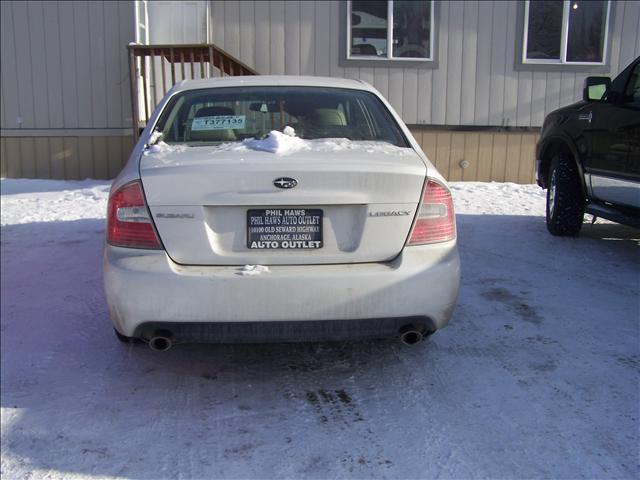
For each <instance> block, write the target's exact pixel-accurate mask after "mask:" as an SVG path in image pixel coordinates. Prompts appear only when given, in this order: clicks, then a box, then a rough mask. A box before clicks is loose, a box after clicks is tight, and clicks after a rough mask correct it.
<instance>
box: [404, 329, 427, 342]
mask: <svg viewBox="0 0 640 480" xmlns="http://www.w3.org/2000/svg"><path fill="white" fill-rule="evenodd" d="M425 330H426V329H425V328H424V327H422V328H420V327H416V326H415V325H405V326H404V327H402V328H400V332H399V333H400V341H401V342H402V343H404V344H405V345H415V344H416V343H420V342H421V341H422V340H423V339H424V337H425V333H424V332H425Z"/></svg>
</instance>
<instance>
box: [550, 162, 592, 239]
mask: <svg viewBox="0 0 640 480" xmlns="http://www.w3.org/2000/svg"><path fill="white" fill-rule="evenodd" d="M584 208H585V198H584V194H583V192H582V185H581V184H580V177H579V173H578V168H577V167H576V164H575V162H573V161H572V160H571V159H568V158H566V157H564V156H563V155H561V154H558V155H556V156H555V157H553V159H552V160H551V168H549V181H548V184H547V230H549V232H550V233H551V234H552V235H558V236H563V237H569V236H575V235H578V233H579V232H580V229H581V228H582V222H583V219H584Z"/></svg>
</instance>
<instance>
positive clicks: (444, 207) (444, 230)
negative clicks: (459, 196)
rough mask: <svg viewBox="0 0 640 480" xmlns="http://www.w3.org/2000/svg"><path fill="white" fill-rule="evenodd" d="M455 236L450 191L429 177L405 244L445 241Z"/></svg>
mask: <svg viewBox="0 0 640 480" xmlns="http://www.w3.org/2000/svg"><path fill="white" fill-rule="evenodd" d="M455 238H456V221H455V216H454V214H453V199H452V198H451V192H449V190H448V189H447V187H445V186H444V185H442V184H441V183H439V182H437V181H436V180H432V179H429V180H427V184H426V185H425V188H424V192H423V194H422V201H421V202H420V207H419V210H418V215H417V216H416V220H415V223H414V224H413V229H412V230H411V235H410V236H409V241H408V242H407V245H424V244H427V243H438V242H446V241H448V240H453V239H455Z"/></svg>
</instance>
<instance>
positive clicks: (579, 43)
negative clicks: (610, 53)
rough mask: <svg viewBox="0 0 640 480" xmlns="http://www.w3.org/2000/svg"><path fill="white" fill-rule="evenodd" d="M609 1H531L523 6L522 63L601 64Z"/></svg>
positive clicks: (605, 42) (606, 32)
mask: <svg viewBox="0 0 640 480" xmlns="http://www.w3.org/2000/svg"><path fill="white" fill-rule="evenodd" d="M609 9H610V2H609V1H599V0H587V1H568V0H565V1H562V0H544V1H543V0H531V1H527V2H526V3H525V13H524V39H523V49H522V62H523V63H528V64H532V63H534V64H535V63H538V64H550V63H551V64H553V63H561V64H562V63H566V64H572V65H603V64H604V63H605V62H606V58H605V57H606V52H607V39H608V33H609Z"/></svg>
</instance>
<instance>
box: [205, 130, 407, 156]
mask: <svg viewBox="0 0 640 480" xmlns="http://www.w3.org/2000/svg"><path fill="white" fill-rule="evenodd" d="M288 128H291V127H285V133H282V132H278V131H277V130H273V131H272V132H270V133H269V135H267V136H266V137H265V138H263V139H255V138H249V139H246V140H243V141H242V142H234V143H231V142H228V143H223V144H221V145H218V146H215V147H210V148H211V149H212V153H222V152H246V151H249V150H256V151H261V152H269V153H275V154H277V155H289V154H292V153H298V152H304V151H312V152H322V153H331V152H344V151H349V152H358V153H362V152H364V153H382V154H386V155H413V154H414V153H413V150H412V149H410V148H401V147H397V146H395V145H392V144H390V143H386V142H377V141H369V140H349V139H348V138H321V139H316V140H305V139H302V138H299V137H296V136H292V134H293V135H295V131H294V130H293V128H291V130H287V129H288Z"/></svg>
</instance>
